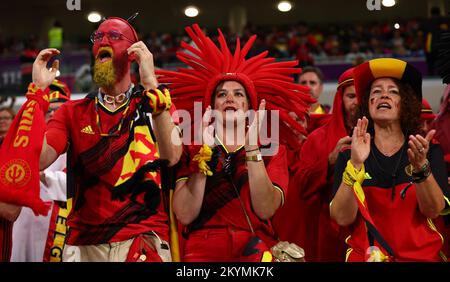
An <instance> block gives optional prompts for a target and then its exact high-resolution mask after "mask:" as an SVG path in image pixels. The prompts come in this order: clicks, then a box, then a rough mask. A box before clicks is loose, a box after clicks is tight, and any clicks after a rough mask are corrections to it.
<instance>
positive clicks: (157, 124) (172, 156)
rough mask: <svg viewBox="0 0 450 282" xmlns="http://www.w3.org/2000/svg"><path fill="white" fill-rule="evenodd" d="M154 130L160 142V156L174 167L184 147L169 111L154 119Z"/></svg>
mask: <svg viewBox="0 0 450 282" xmlns="http://www.w3.org/2000/svg"><path fill="white" fill-rule="evenodd" d="M153 130H154V132H155V135H156V140H157V141H158V150H159V156H160V158H161V159H165V160H169V166H173V165H175V164H176V163H178V161H179V160H180V157H181V152H182V150H183V149H182V147H181V139H180V134H179V132H178V130H177V129H176V128H175V124H174V123H173V121H172V117H171V116H170V113H169V111H164V112H162V113H161V114H159V115H157V116H156V117H154V118H153Z"/></svg>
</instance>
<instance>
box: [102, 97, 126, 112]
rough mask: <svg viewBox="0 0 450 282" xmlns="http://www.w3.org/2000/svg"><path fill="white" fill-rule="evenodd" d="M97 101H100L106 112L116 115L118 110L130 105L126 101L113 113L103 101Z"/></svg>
mask: <svg viewBox="0 0 450 282" xmlns="http://www.w3.org/2000/svg"><path fill="white" fill-rule="evenodd" d="M128 100H129V98H128ZM97 101H98V103H99V104H100V105H102V106H103V108H105V110H107V111H108V112H110V113H115V112H117V111H118V110H120V109H121V108H123V107H125V106H126V105H128V101H126V102H125V103H123V104H122V105H120V106H119V107H118V108H116V109H115V110H114V111H113V110H110V109H108V107H106V106H105V104H103V103H102V101H100V99H98V100H97Z"/></svg>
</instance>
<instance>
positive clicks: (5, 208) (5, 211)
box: [0, 202, 22, 222]
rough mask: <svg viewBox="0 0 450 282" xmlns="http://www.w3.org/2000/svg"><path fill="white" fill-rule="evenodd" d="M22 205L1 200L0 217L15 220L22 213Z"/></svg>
mask: <svg viewBox="0 0 450 282" xmlns="http://www.w3.org/2000/svg"><path fill="white" fill-rule="evenodd" d="M21 210H22V207H20V206H16V205H12V204H7V203H2V202H0V217H1V218H4V219H6V220H8V221H11V222H14V221H16V219H17V217H18V216H19V214H20V211H21Z"/></svg>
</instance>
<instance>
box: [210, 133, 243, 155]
mask: <svg viewBox="0 0 450 282" xmlns="http://www.w3.org/2000/svg"><path fill="white" fill-rule="evenodd" d="M215 139H216V140H217V141H218V142H219V146H222V148H223V149H224V150H225V152H226V153H227V155H228V154H230V152H229V151H228V150H227V147H225V145H223V143H222V140H220V139H219V137H218V136H217V135H216V137H215ZM244 146H245V145H241V146H240V147H238V148H237V149H236V150H234V151H233V152H232V153H236V152H237V151H239V150H240V149H242V148H243V147H244Z"/></svg>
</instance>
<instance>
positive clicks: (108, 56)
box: [95, 47, 113, 63]
mask: <svg viewBox="0 0 450 282" xmlns="http://www.w3.org/2000/svg"><path fill="white" fill-rule="evenodd" d="M112 57H113V50H112V48H111V47H100V49H98V52H97V56H96V57H95V59H96V60H97V61H99V62H100V63H104V62H107V61H109V60H112Z"/></svg>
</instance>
